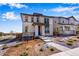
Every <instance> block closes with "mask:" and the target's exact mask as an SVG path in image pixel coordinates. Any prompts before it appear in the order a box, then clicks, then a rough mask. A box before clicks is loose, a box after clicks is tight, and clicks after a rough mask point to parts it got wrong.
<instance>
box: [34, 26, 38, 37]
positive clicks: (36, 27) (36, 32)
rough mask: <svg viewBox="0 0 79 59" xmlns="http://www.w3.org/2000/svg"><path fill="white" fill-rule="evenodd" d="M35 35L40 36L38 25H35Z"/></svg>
mask: <svg viewBox="0 0 79 59" xmlns="http://www.w3.org/2000/svg"><path fill="white" fill-rule="evenodd" d="M35 36H38V26H37V25H35Z"/></svg>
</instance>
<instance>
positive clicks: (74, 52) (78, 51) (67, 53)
mask: <svg viewBox="0 0 79 59" xmlns="http://www.w3.org/2000/svg"><path fill="white" fill-rule="evenodd" d="M51 56H79V47H78V48H74V49H71V50H68V51H64V52H60V53H56V54H53V55H51Z"/></svg>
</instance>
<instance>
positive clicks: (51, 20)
mask: <svg viewBox="0 0 79 59" xmlns="http://www.w3.org/2000/svg"><path fill="white" fill-rule="evenodd" d="M49 32H50V35H52V36H53V18H49Z"/></svg>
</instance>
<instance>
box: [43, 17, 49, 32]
mask: <svg viewBox="0 0 79 59" xmlns="http://www.w3.org/2000/svg"><path fill="white" fill-rule="evenodd" d="M44 23H45V33H49V19H48V18H47V17H46V18H45V19H44Z"/></svg>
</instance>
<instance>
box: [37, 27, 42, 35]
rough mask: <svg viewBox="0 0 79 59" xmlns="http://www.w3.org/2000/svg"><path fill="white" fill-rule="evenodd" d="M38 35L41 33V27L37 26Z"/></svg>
mask: <svg viewBox="0 0 79 59" xmlns="http://www.w3.org/2000/svg"><path fill="white" fill-rule="evenodd" d="M38 35H41V27H40V26H38Z"/></svg>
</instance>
